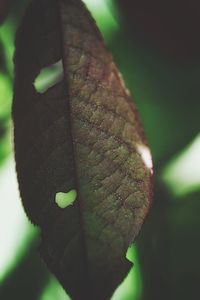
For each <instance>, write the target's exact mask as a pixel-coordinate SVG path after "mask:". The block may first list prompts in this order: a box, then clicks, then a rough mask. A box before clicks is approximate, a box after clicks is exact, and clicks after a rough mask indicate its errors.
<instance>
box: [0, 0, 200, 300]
mask: <svg viewBox="0 0 200 300" xmlns="http://www.w3.org/2000/svg"><path fill="white" fill-rule="evenodd" d="M9 2H10V12H9V14H8V16H7V18H6V20H5V21H4V23H3V22H2V21H3V5H4V4H5V3H6V1H2V2H1V0H0V9H1V11H0V21H1V22H2V25H1V27H0V299H3V300H4V299H5V300H11V299H12V300H13V299H20V300H27V299H29V300H67V299H69V298H68V297H67V296H66V294H65V292H64V291H63V290H62V288H61V287H60V285H59V284H58V282H57V281H56V279H55V278H54V277H53V276H52V275H51V274H50V273H49V272H48V270H47V268H46V266H45V265H44V263H43V262H42V261H41V260H40V258H39V255H38V253H37V248H38V245H39V230H38V229H37V228H34V227H33V226H32V225H31V224H30V223H29V221H28V219H27V217H26V215H25V213H24V211H23V208H22V205H21V201H20V197H19V192H18V187H17V181H16V174H15V165H14V159H13V137H12V121H11V103H12V85H13V62H12V57H13V52H14V36H15V32H16V29H17V27H18V24H19V22H20V19H21V16H22V15H23V14H24V10H25V8H26V6H27V3H28V2H29V1H28V0H26V1H25V0H21V1H14V0H13V1H12V0H10V1H9ZM84 2H85V3H86V4H87V6H88V7H89V9H90V10H91V12H92V14H93V16H94V17H95V19H96V21H97V24H98V26H99V27H100V29H101V31H102V33H103V35H104V37H105V40H106V43H107V46H108V48H109V49H110V50H111V52H112V53H113V56H114V59H115V61H116V63H117V65H118V67H119V69H120V71H121V72H122V74H123V76H124V79H125V82H126V84H127V87H128V88H129V89H130V91H131V94H132V96H133V98H134V101H135V103H136V106H137V109H138V111H139V114H140V116H141V119H142V122H143V125H144V128H145V132H146V135H147V138H148V141H149V146H150V148H151V151H152V156H153V161H154V172H155V176H154V182H155V188H154V203H153V206H152V209H151V211H150V214H149V216H148V218H147V220H146V222H145V224H144V226H143V229H142V231H141V234H140V236H139V237H138V239H137V241H136V242H135V243H134V245H133V246H131V247H130V249H129V250H128V253H127V257H128V258H129V259H130V260H131V261H133V262H134V267H133V268H132V270H131V271H130V273H129V275H128V276H127V278H126V279H125V280H124V282H123V283H122V284H121V285H120V286H119V288H118V289H117V290H116V292H115V294H114V295H113V297H112V300H161V299H162V300H165V299H170V300H179V299H181V300H186V299H187V300H188V299H200V290H199V282H200V234H199V231H200V217H199V215H200V199H199V196H200V133H199V120H200V99H199V98H200V47H199V41H198V39H199V37H198V35H199V33H198V30H199V28H200V9H198V4H197V2H196V1H195V0H192V1H190V2H187V3H185V2H184V1H182V2H180V1H178V0H175V1H173V2H172V1H167V2H166V1H163V2H162V1H160V2H161V3H162V5H161V4H160V2H159V1H156V0H153V1H144V0H143V1H139V2H136V1H131V0H116V1H114V0H113V1H111V0H85V1H84ZM7 3H8V2H7ZM88 300H89V299H88Z"/></svg>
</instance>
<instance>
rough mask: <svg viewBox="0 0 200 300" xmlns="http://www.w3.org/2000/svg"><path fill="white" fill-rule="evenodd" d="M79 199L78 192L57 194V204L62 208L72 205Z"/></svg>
mask: <svg viewBox="0 0 200 300" xmlns="http://www.w3.org/2000/svg"><path fill="white" fill-rule="evenodd" d="M76 197H77V191H76V190H71V191H69V192H67V193H63V192H59V193H57V194H56V199H55V202H56V204H57V205H58V206H59V207H60V208H66V207H67V206H69V205H72V204H73V203H74V201H75V200H76Z"/></svg>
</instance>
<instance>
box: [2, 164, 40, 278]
mask: <svg viewBox="0 0 200 300" xmlns="http://www.w3.org/2000/svg"><path fill="white" fill-rule="evenodd" d="M35 234H36V230H35V229H34V228H33V227H32V226H31V225H30V224H29V222H28V220H27V218H26V216H25V213H24V210H23V208H22V205H21V201H20V199H19V192H18V186H17V180H16V175H15V167H14V160H13V158H10V159H9V160H8V161H7V162H6V163H5V164H4V166H3V167H2V168H1V172H0V244H1V246H0V283H1V282H2V281H3V280H4V279H5V277H7V276H8V275H9V273H10V272H11V271H12V270H13V269H14V268H15V267H16V265H17V264H18V263H19V262H20V259H21V258H22V257H23V255H24V253H25V251H26V249H27V247H28V245H29V244H30V242H31V240H32V239H33V237H34V235H35Z"/></svg>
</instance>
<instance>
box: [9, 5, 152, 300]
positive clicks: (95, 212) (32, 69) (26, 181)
mask: <svg viewBox="0 0 200 300" xmlns="http://www.w3.org/2000/svg"><path fill="white" fill-rule="evenodd" d="M60 60H62V62H63V70H64V78H62V79H60V81H59V82H58V83H55V84H54V85H53V86H51V87H50V88H48V89H47V90H46V91H45V92H44V91H43V92H38V90H37V88H36V84H35V82H36V78H37V77H38V75H39V73H40V71H41V70H44V68H46V67H49V66H52V65H53V66H55V63H57V62H59V61H60ZM59 76H60V75H59ZM57 78H60V77H57ZM13 117H14V128H15V153H16V167H17V173H18V180H19V186H20V191H21V196H22V200H23V204H24V208H25V210H26V212H27V214H28V216H29V217H30V219H31V221H32V222H33V223H34V224H36V225H39V226H40V228H41V237H42V243H41V247H40V253H41V255H42V257H43V259H44V260H45V262H46V264H47V265H48V267H49V268H50V270H51V271H52V272H53V273H54V274H55V275H56V276H57V278H58V279H59V280H60V282H61V283H62V285H63V287H64V288H65V289H66V291H67V292H68V293H69V294H70V295H71V296H72V298H73V299H79V300H80V299H97V300H98V299H102V300H105V299H109V298H110V297H111V295H112V293H113V292H114V290H115V288H116V287H117V286H118V285H119V283H120V282H121V281H122V280H123V279H124V277H125V276H126V275H127V273H128V271H129V269H130V267H131V263H130V262H129V261H127V260H126V258H125V255H126V251H127V248H128V246H129V245H130V244H131V243H132V242H133V241H134V239H135V237H136V236H137V234H138V232H139V230H140V227H141V225H142V223H143V220H144V218H145V216H146V214H147V212H148V209H149V205H150V201H151V174H152V168H151V158H150V153H149V150H148V147H147V145H146V140H145V138H144V134H143V129H142V128H141V125H140V122H139V119H138V115H137V113H136V110H135V106H134V104H133V103H132V102H131V99H130V96H129V94H128V92H127V90H126V89H125V87H124V84H123V81H122V79H121V78H120V75H119V73H118V71H117V69H116V67H115V65H114V63H113V60H112V56H111V55H110V54H109V53H108V51H107V50H106V48H105V46H104V43H103V41H102V37H101V34H100V33H99V31H98V29H97V27H96V25H95V23H94V21H93V19H92V17H91V16H90V14H89V13H88V11H87V9H86V8H85V6H84V5H83V4H82V3H81V1H79V0H59V1H56V0H51V1H50V0H48V1H47V0H38V1H34V2H33V3H32V5H31V6H30V7H29V9H28V11H27V13H26V16H25V17H24V19H23V22H22V24H21V27H20V29H19V31H18V34H17V39H16V53H15V91H14V103H13ZM63 193H66V195H67V197H68V200H69V201H68V200H67V202H66V203H67V204H70V205H68V206H67V204H66V203H65V200H64V198H63V195H64V194H63ZM76 193H77V197H76ZM69 197H70V199H69Z"/></svg>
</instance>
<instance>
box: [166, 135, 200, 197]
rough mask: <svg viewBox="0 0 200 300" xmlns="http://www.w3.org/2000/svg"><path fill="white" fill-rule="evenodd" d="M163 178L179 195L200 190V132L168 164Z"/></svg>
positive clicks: (173, 191) (172, 190)
mask: <svg viewBox="0 0 200 300" xmlns="http://www.w3.org/2000/svg"><path fill="white" fill-rule="evenodd" d="M162 179H163V181H164V183H165V184H166V185H167V187H168V188H169V190H170V191H171V192H172V193H173V194H174V195H175V196H177V197H183V196H185V195H187V194H189V193H191V192H195V191H199V190H200V134H198V136H197V137H196V138H195V139H194V140H193V142H192V143H191V144H190V145H188V146H187V147H186V149H184V150H183V151H182V152H181V153H180V154H178V155H177V156H176V157H175V158H174V159H172V161H170V162H169V164H167V166H166V167H165V168H164V171H163V173H162Z"/></svg>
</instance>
